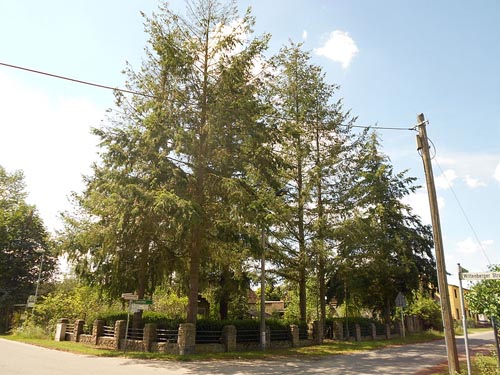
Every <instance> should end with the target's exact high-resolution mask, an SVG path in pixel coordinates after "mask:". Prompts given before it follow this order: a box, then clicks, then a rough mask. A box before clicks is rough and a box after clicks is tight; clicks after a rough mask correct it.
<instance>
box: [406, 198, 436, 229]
mask: <svg viewBox="0 0 500 375" xmlns="http://www.w3.org/2000/svg"><path fill="white" fill-rule="evenodd" d="M403 203H405V204H408V205H409V206H410V207H411V208H412V209H413V212H414V213H415V214H417V215H418V216H420V217H421V218H422V222H423V223H424V224H431V211H430V207H429V197H428V195H427V193H426V192H419V193H415V194H410V195H408V196H407V197H405V198H404V199H403ZM444 206H445V200H444V199H443V198H442V197H438V208H439V209H442V208H444Z"/></svg>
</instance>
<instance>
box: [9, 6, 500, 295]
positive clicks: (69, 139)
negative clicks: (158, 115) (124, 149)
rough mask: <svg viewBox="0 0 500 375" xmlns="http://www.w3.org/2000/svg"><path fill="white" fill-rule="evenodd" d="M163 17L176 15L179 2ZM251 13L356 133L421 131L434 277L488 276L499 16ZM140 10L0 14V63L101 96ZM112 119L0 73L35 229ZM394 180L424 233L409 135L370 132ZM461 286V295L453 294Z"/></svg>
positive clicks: (137, 42) (43, 86)
mask: <svg viewBox="0 0 500 375" xmlns="http://www.w3.org/2000/svg"><path fill="white" fill-rule="evenodd" d="M169 4H170V6H171V7H172V8H173V9H174V10H176V11H178V12H180V13H183V12H184V10H185V3H184V1H180V0H174V1H171V2H169ZM237 5H238V8H239V10H240V13H241V14H243V12H244V11H245V10H246V8H247V7H249V6H250V7H251V8H252V14H253V15H254V16H255V17H256V25H255V28H254V29H255V35H262V34H263V33H270V34H271V36H272V38H271V41H270V44H269V51H268V55H272V54H274V53H276V52H277V51H278V50H279V49H280V48H281V47H282V46H284V45H286V44H287V43H289V42H290V41H293V42H303V43H304V48H305V49H307V50H309V51H310V53H311V56H312V62H313V63H315V64H317V65H320V66H321V67H322V68H323V70H324V71H325V73H326V79H327V81H328V82H329V83H335V84H338V85H340V89H339V90H338V92H337V98H343V101H344V108H345V109H349V110H351V113H352V115H353V116H357V125H366V126H380V127H401V128H410V127H412V126H414V125H416V123H417V115H418V114H419V113H424V115H425V117H426V119H427V120H428V121H429V124H428V127H427V133H428V136H429V139H430V140H431V141H432V144H433V148H432V155H433V170H434V176H435V180H436V188H437V194H438V201H439V207H440V217H441V227H442V234H443V241H444V252H445V257H446V265H447V271H448V272H449V273H450V274H451V275H450V276H449V278H448V280H449V282H450V283H453V284H457V283H458V277H457V263H460V264H461V265H462V266H463V267H465V268H467V269H468V270H469V271H471V272H481V271H487V269H488V264H490V263H491V264H500V251H499V247H500V230H499V224H498V222H499V218H500V199H499V193H500V146H499V139H500V116H498V115H497V111H498V104H499V99H500V95H499V92H498V88H499V87H500V74H498V71H499V68H498V61H500V26H499V25H498V18H499V16H500V3H499V2H497V1H496V0H482V1H481V2H469V1H456V0H442V1H433V0H422V1H418V2H415V1H401V0H392V1H390V0H378V1H366V0H365V1H362V0H342V1H341V0H308V1H299V0H272V1H269V0H256V1H250V0H238V1H237ZM157 7H158V2H157V1H153V0H147V1H146V0H106V1H102V0H73V1H71V2H69V1H66V0H47V1H43V2H42V1H38V0H23V1H8V0H0V63H5V64H11V65H18V66H23V67H27V68H31V69H35V70H41V71H45V72H49V73H53V74H58V75H62V76H68V77H72V78H77V79H80V80H86V81H90V82H95V83H99V84H104V85H107V86H112V87H124V82H125V76H124V75H123V74H122V71H123V69H124V68H125V67H126V64H127V63H128V64H130V65H131V66H132V68H134V69H136V70H137V69H139V68H140V64H141V61H142V58H143V56H144V47H145V46H146V43H147V35H146V34H145V33H144V27H143V18H142V16H141V11H142V12H144V13H145V14H147V15H150V14H151V12H153V11H154V10H156V9H157ZM113 107H114V97H113V94H112V92H111V91H109V90H104V89H99V88H95V87H90V86H85V85H80V84H75V83H71V82H67V81H63V80H58V79H54V78H49V77H46V76H41V75H37V74H33V73H29V72H25V71H20V70H16V69H12V68H8V67H5V66H1V65H0V165H2V166H3V167H4V168H6V169H7V170H9V171H14V170H22V171H24V174H25V181H26V184H27V190H28V192H29V198H28V200H29V202H30V203H32V204H35V205H36V206H37V208H38V210H39V212H40V214H41V216H42V218H43V219H44V222H45V224H46V226H47V228H48V229H49V230H50V231H52V232H53V231H55V230H56V229H58V228H61V222H60V220H59V213H60V212H62V211H64V210H67V209H69V208H70V205H69V200H68V197H69V196H70V194H71V193H72V192H79V191H81V190H82V188H83V183H82V176H83V175H88V174H89V173H91V164H92V163H93V162H96V161H98V160H99V159H98V155H97V150H98V147H97V139H96V138H95V137H94V136H93V135H91V133H90V129H91V128H92V127H99V126H101V124H103V123H105V122H106V110H107V109H109V108H113ZM379 135H380V139H381V145H382V151H383V152H384V153H385V154H386V155H387V156H388V157H389V158H390V160H391V162H392V164H393V165H394V169H395V171H396V172H399V171H403V170H408V175H409V176H413V177H416V178H417V184H418V185H421V186H423V188H421V189H420V190H419V191H418V192H417V193H416V194H414V195H412V196H410V197H408V200H407V202H408V203H410V204H411V205H412V207H413V208H414V210H415V212H417V213H418V214H419V215H420V216H421V217H422V218H423V220H424V222H426V223H429V224H430V213H429V204H428V199H427V192H426V190H425V179H424V172H423V164H422V160H421V158H420V156H419V154H418V152H417V150H416V143H415V135H416V133H415V132H414V131H408V130H404V131H401V130H381V131H379ZM465 285H466V286H467V283H466V284H465Z"/></svg>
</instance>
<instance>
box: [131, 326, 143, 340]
mask: <svg viewBox="0 0 500 375" xmlns="http://www.w3.org/2000/svg"><path fill="white" fill-rule="evenodd" d="M143 336H144V329H142V328H130V327H129V329H128V332H127V339H129V340H142V338H143Z"/></svg>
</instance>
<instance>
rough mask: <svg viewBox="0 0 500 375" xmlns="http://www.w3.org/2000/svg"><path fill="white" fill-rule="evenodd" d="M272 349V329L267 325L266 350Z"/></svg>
mask: <svg viewBox="0 0 500 375" xmlns="http://www.w3.org/2000/svg"><path fill="white" fill-rule="evenodd" d="M270 347H271V327H269V326H267V325H266V348H270Z"/></svg>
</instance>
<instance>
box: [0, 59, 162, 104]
mask: <svg viewBox="0 0 500 375" xmlns="http://www.w3.org/2000/svg"><path fill="white" fill-rule="evenodd" d="M0 65H2V66H6V67H8V68H13V69H19V70H24V71H26V72H30V73H36V74H41V75H44V76H48V77H52V78H58V79H64V80H66V81H70V82H75V83H80V84H82V85H88V86H94V87H99V88H101V89H107V90H113V91H119V92H123V93H127V94H134V95H140V96H145V97H148V98H155V96H153V95H149V94H144V93H142V92H137V91H132V90H126V89H120V88H118V87H111V86H107V85H102V84H100V83H94V82H89V81H83V80H80V79H76V78H71V77H65V76H61V75H58V74H52V73H47V72H43V71H41V70H36V69H30V68H25V67H22V66H18V65H11V64H7V63H4V62H0Z"/></svg>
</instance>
